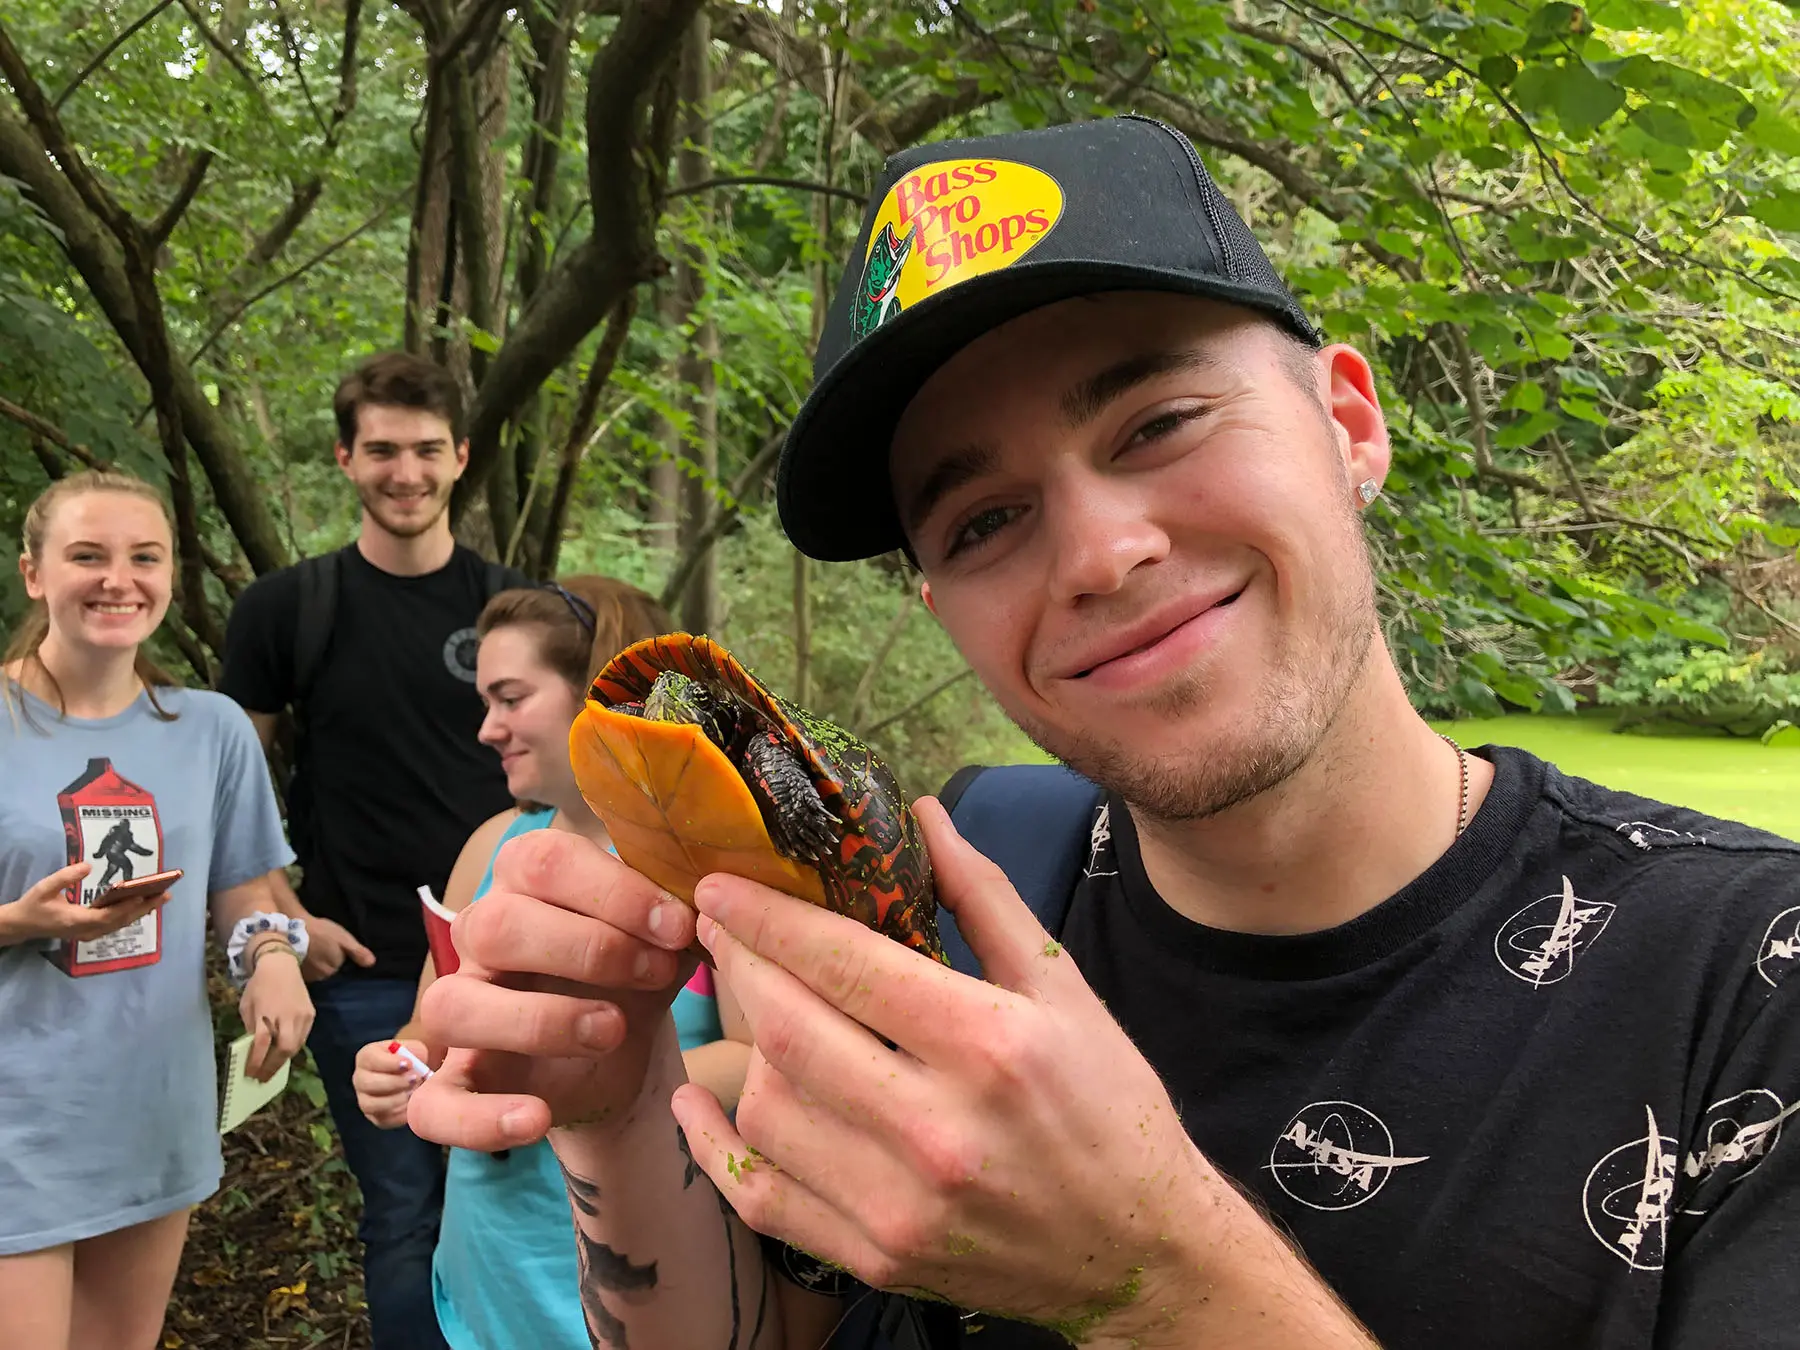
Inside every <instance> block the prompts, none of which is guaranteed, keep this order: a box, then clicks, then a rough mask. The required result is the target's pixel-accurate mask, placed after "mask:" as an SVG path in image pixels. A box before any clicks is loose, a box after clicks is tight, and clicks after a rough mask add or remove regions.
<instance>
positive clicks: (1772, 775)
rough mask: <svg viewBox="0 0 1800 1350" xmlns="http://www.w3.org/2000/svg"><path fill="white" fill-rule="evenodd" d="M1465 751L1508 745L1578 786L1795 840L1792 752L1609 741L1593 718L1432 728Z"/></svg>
mask: <svg viewBox="0 0 1800 1350" xmlns="http://www.w3.org/2000/svg"><path fill="white" fill-rule="evenodd" d="M1433 725H1434V726H1436V727H1437V729H1438V730H1439V731H1444V732H1447V733H1449V734H1450V735H1451V736H1454V737H1455V738H1456V740H1457V741H1458V742H1460V743H1461V744H1463V745H1465V746H1469V747H1470V748H1473V747H1475V746H1478V745H1486V744H1495V745H1516V746H1518V747H1519V748H1520V749H1522V750H1529V751H1531V753H1532V754H1534V755H1541V756H1542V757H1543V758H1545V759H1547V760H1550V761H1551V762H1552V763H1554V764H1556V765H1557V767H1558V768H1560V769H1562V770H1563V772H1565V773H1568V774H1573V775H1574V776H1576V777H1578V778H1587V779H1591V780H1592V781H1594V782H1596V783H1604V784H1605V785H1606V786H1607V787H1611V788H1618V789H1620V790H1621V791H1625V792H1635V793H1637V794H1638V795H1639V796H1642V797H1654V798H1656V799H1657V800H1659V801H1665V802H1673V803H1675V804H1676V805H1678V806H1687V807H1692V808H1693V809H1694V810H1696V811H1704V812H1706V813H1707V814H1708V815H1714V816H1723V817H1725V818H1726V819H1728V820H1741V821H1744V822H1745V823H1746V824H1750V825H1758V826H1761V827H1762V828H1763V829H1765V830H1773V831H1775V832H1776V833H1777V834H1781V835H1785V836H1787V837H1788V838H1790V839H1800V749H1796V748H1794V747H1791V746H1766V745H1763V744H1761V743H1760V742H1758V741H1754V740H1736V739H1729V738H1722V737H1715V736H1677V735H1660V734H1659V735H1644V734H1641V733H1630V734H1626V735H1615V734H1614V733H1613V731H1612V729H1611V723H1610V722H1609V721H1608V720H1606V719H1604V718H1598V717H1492V718H1477V719H1470V720H1468V721H1462V722H1442V723H1434V724H1433Z"/></svg>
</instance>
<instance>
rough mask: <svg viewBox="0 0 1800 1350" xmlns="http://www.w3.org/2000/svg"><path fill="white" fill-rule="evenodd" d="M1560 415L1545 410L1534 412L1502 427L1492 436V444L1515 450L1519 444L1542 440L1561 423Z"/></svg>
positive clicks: (1523, 444) (1502, 448)
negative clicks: (1498, 432)
mask: <svg viewBox="0 0 1800 1350" xmlns="http://www.w3.org/2000/svg"><path fill="white" fill-rule="evenodd" d="M1562 421H1563V420H1562V417H1561V416H1560V415H1559V414H1557V413H1553V412H1550V411H1548V410H1547V409H1546V410H1542V411H1539V412H1534V413H1532V414H1530V415H1529V416H1527V417H1522V418H1520V419H1519V420H1518V421H1516V422H1511V423H1509V424H1508V425H1506V426H1505V427H1502V428H1501V430H1500V434H1499V435H1498V436H1496V437H1494V444H1495V446H1496V447H1498V448H1499V449H1501V450H1517V449H1519V448H1520V447H1521V446H1526V445H1530V444H1532V442H1534V441H1539V440H1542V439H1543V438H1544V437H1545V436H1548V435H1549V434H1550V433H1551V432H1552V431H1555V430H1556V429H1557V428H1558V427H1560V426H1561V425H1562Z"/></svg>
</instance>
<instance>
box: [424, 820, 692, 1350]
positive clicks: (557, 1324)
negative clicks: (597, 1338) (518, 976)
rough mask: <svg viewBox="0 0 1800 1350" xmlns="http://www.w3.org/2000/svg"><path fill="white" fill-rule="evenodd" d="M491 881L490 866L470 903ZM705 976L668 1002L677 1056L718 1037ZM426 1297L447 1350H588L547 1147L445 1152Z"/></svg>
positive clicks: (564, 1205)
mask: <svg viewBox="0 0 1800 1350" xmlns="http://www.w3.org/2000/svg"><path fill="white" fill-rule="evenodd" d="M554 814H555V813H554V812H553V811H533V812H530V813H527V814H522V815H520V817H519V818H518V819H517V820H515V821H514V822H513V823H512V824H511V825H510V826H508V827H507V830H506V833H505V834H503V835H502V836H501V837H500V843H501V844H504V843H505V842H506V841H507V840H508V839H512V838H514V837H516V836H518V835H521V834H525V833H528V832H529V831H531V830H541V829H544V828H545V827H546V826H548V825H549V824H550V818H551V817H552V816H553V815H554ZM494 851H495V852H496V853H498V852H499V846H498V845H496V846H495V850H494ZM493 880H494V863H493V859H492V858H490V859H489V860H488V868H487V871H486V872H485V873H484V874H483V876H482V878H481V884H480V885H479V886H477V887H476V888H475V899H476V900H480V899H481V897H482V896H484V895H486V894H487V892H488V887H489V886H491V885H492V884H493ZM709 974H710V972H709V971H707V969H706V967H705V966H701V967H700V971H699V974H697V975H696V977H695V979H693V980H690V981H689V982H688V985H687V987H686V988H684V989H683V990H682V991H681V992H680V993H679V994H677V995H676V996H675V1004H674V1008H673V1012H674V1014H675V1029H676V1032H677V1033H678V1035H679V1036H680V1039H681V1048H682V1049H683V1050H691V1049H692V1048H693V1047H694V1046H696V1045H705V1044H707V1043H709V1042H711V1041H716V1040H718V1039H719V1037H720V1035H721V1032H720V1029H719V1013H718V1005H717V1003H716V1002H715V1000H714V998H713V996H712V985H711V981H710V980H709V979H706V980H703V979H701V978H700V977H701V976H705V975H709ZM431 1292H432V1301H433V1303H435V1304H436V1306H437V1316H438V1325H439V1326H440V1327H441V1328H442V1329H443V1333H444V1339H445V1340H446V1341H447V1342H449V1344H450V1347H451V1350H510V1347H513V1346H530V1347H532V1350H590V1347H591V1345H592V1342H591V1341H590V1340H589V1339H588V1334H587V1324H586V1322H585V1321H584V1319H583V1317H582V1312H581V1290H580V1274H579V1272H578V1271H577V1269H576V1264H575V1233H574V1228H573V1219H572V1217H571V1216H570V1214H569V1196H568V1191H567V1190H566V1189H565V1187H564V1186H563V1179H562V1171H561V1169H560V1168H559V1167H558V1166H557V1164H556V1154H555V1153H553V1152H552V1151H551V1148H550V1145H549V1144H548V1143H546V1142H540V1143H536V1144H531V1145H529V1146H527V1147H525V1148H515V1149H513V1150H512V1151H511V1152H509V1153H507V1154H506V1155H505V1156H504V1157H500V1158H495V1157H494V1156H492V1155H491V1154H487V1153H479V1152H470V1151H469V1150H467V1149H460V1148H453V1149H451V1150H450V1166H449V1172H448V1175H447V1176H446V1178H445V1183H444V1218H443V1222H442V1225H441V1226H440V1228H439V1230H438V1244H437V1251H436V1253H435V1255H434V1256H433V1258H432V1263H431Z"/></svg>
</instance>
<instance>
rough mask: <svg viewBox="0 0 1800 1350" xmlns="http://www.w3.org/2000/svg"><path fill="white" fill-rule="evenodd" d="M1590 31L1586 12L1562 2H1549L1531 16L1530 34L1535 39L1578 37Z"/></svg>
mask: <svg viewBox="0 0 1800 1350" xmlns="http://www.w3.org/2000/svg"><path fill="white" fill-rule="evenodd" d="M1591 29H1592V25H1591V24H1590V23H1589V22H1588V16H1587V11H1586V10H1584V9H1583V8H1582V7H1581V6H1580V5H1571V4H1566V3H1564V0H1551V3H1550V4H1547V5H1545V6H1544V7H1543V8H1542V9H1540V10H1539V11H1538V12H1537V13H1536V14H1533V15H1532V16H1531V32H1532V34H1533V36H1536V37H1547V38H1555V37H1579V36H1580V35H1581V34H1583V33H1586V32H1589V31H1591Z"/></svg>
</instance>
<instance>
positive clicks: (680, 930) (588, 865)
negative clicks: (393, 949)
mask: <svg viewBox="0 0 1800 1350" xmlns="http://www.w3.org/2000/svg"><path fill="white" fill-rule="evenodd" d="M506 893H511V894H516V895H526V896H532V897H534V898H536V899H538V900H542V901H544V902H545V903H546V904H550V905H554V906H556V907H558V908H560V909H566V910H571V911H573V912H574V913H576V914H583V915H586V916H588V917H589V918H594V919H602V920H604V921H605V922H607V923H609V924H611V925H612V926H613V927H614V928H617V929H619V930H620V931H621V932H624V933H627V934H629V935H631V936H632V937H635V938H638V939H640V940H641V941H644V942H647V943H650V944H652V945H653V946H656V947H660V948H662V949H663V950H664V951H671V952H678V951H680V950H681V949H682V948H684V947H686V946H688V944H690V943H691V942H693V940H694V912H693V910H691V909H689V908H688V907H687V906H686V905H684V904H682V903H681V901H679V900H677V899H676V898H675V897H674V896H672V895H670V894H669V893H668V892H667V891H665V890H663V889H662V888H661V887H660V886H658V885H656V883H655V882H653V881H651V880H649V878H647V877H645V876H643V875H642V874H641V873H638V872H634V871H632V870H631V868H629V867H627V866H626V865H625V864H624V863H622V862H620V861H619V860H618V859H617V858H616V857H614V856H613V855H612V854H610V853H608V852H607V851H606V850H605V849H603V848H601V847H600V845H598V844H596V843H594V842H593V841H592V840H589V839H583V838H582V837H581V836H580V835H575V834H566V833H564V832H563V831H561V830H533V831H531V832H530V833H529V834H522V835H519V836H517V837H516V838H513V839H510V840H508V841H507V842H506V844H505V845H504V846H502V847H501V849H500V852H499V854H498V855H497V856H496V857H495V859H494V883H493V886H492V893H490V894H489V896H488V898H487V899H486V900H484V901H483V902H482V904H481V905H476V906H472V907H471V908H470V909H467V910H464V911H463V913H462V915H459V916H458V922H460V921H461V919H462V918H463V917H464V916H466V915H468V914H469V913H471V912H474V911H477V910H480V909H481V908H483V907H485V906H486V905H488V904H491V903H492V902H493V899H494V894H506ZM458 950H459V951H460V950H461V943H460V939H459V942H458Z"/></svg>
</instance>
